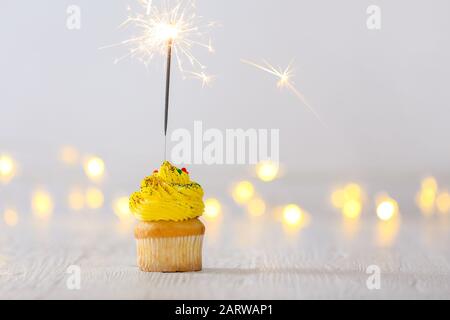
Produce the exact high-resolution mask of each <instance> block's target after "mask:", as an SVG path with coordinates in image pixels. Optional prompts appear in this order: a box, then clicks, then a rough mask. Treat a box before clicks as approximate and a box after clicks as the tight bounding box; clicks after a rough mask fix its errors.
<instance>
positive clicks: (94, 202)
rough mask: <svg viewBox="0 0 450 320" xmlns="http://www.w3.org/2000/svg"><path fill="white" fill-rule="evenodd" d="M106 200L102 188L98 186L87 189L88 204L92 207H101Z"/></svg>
mask: <svg viewBox="0 0 450 320" xmlns="http://www.w3.org/2000/svg"><path fill="white" fill-rule="evenodd" d="M104 202H105V196H104V195H103V192H102V190H100V189H98V188H94V187H91V188H88V189H87V190H86V205H87V206H88V207H89V208H91V209H99V208H101V207H102V206H103V203H104Z"/></svg>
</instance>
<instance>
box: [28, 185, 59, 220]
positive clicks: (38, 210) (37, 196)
mask: <svg viewBox="0 0 450 320" xmlns="http://www.w3.org/2000/svg"><path fill="white" fill-rule="evenodd" d="M31 207H32V209H33V214H34V215H35V216H36V217H37V218H39V219H42V220H46V219H48V218H50V216H51V215H52V213H53V208H54V204H53V199H52V196H51V195H50V193H49V192H48V191H45V190H37V191H35V192H34V193H33V196H32V200H31Z"/></svg>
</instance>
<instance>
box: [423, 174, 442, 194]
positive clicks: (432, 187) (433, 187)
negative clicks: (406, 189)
mask: <svg viewBox="0 0 450 320" xmlns="http://www.w3.org/2000/svg"><path fill="white" fill-rule="evenodd" d="M422 190H429V191H434V192H435V193H436V192H437V190H438V183H437V180H436V178H435V177H427V178H425V179H423V180H422Z"/></svg>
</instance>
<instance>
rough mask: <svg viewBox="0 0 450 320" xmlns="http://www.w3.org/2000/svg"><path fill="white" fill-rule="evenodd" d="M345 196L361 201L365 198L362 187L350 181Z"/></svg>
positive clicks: (348, 198) (349, 199) (351, 199)
mask: <svg viewBox="0 0 450 320" xmlns="http://www.w3.org/2000/svg"><path fill="white" fill-rule="evenodd" d="M344 197H345V200H346V201H353V200H354V201H359V202H361V201H362V200H363V191H362V187H361V186H360V185H358V184H356V183H349V184H348V185H346V186H345V188H344Z"/></svg>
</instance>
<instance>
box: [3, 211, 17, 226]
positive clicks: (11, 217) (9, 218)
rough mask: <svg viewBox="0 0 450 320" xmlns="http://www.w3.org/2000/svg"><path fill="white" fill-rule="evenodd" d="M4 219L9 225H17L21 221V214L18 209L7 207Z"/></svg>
mask: <svg viewBox="0 0 450 320" xmlns="http://www.w3.org/2000/svg"><path fill="white" fill-rule="evenodd" d="M3 220H4V221H5V223H6V225H7V226H8V227H15V226H17V224H18V223H19V214H18V213H17V211H16V210H14V209H11V208H7V209H6V210H5V212H4V213H3Z"/></svg>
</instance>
